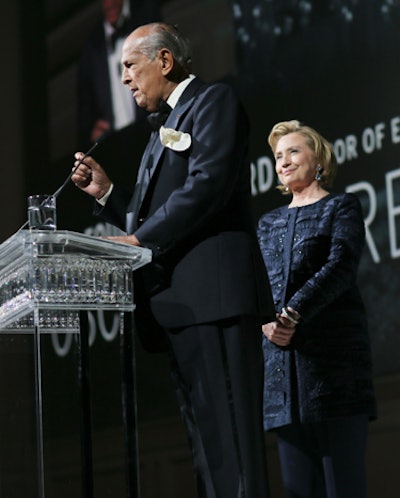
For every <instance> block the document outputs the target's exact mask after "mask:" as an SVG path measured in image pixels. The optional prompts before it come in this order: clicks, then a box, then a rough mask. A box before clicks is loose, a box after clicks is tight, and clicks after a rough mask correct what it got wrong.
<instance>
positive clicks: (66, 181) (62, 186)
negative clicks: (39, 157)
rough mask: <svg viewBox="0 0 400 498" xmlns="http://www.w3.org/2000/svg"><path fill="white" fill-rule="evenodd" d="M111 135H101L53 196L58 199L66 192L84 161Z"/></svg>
mask: <svg viewBox="0 0 400 498" xmlns="http://www.w3.org/2000/svg"><path fill="white" fill-rule="evenodd" d="M109 134H110V132H109V131H106V132H104V133H103V134H102V135H100V137H99V138H98V139H97V141H96V142H95V143H94V144H93V145H92V146H91V147H90V149H89V150H88V151H87V152H85V154H84V155H83V156H82V157H81V158H80V159H79V162H78V164H77V165H76V166H75V167H74V168H73V169H72V170H71V173H70V174H69V175H68V176H67V178H66V179H65V181H64V183H63V184H62V185H61V186H60V187H59V188H58V189H57V190H56V191H55V192H54V194H53V196H54V197H55V198H56V199H57V197H58V196H59V195H60V193H61V192H62V191H63V190H64V188H65V187H66V186H67V185H68V182H69V181H70V180H71V178H72V176H73V174H74V173H75V171H76V170H77V169H78V168H79V166H80V165H81V164H82V163H83V161H84V159H86V158H87V156H89V155H90V154H91V153H92V152H93V151H94V149H95V148H96V147H97V146H98V145H100V144H101V143H102V142H103V140H104V139H105V138H107V137H108V135H109Z"/></svg>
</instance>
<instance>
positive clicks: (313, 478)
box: [258, 120, 376, 498]
mask: <svg viewBox="0 0 400 498" xmlns="http://www.w3.org/2000/svg"><path fill="white" fill-rule="evenodd" d="M268 143H269V145H270V146H271V149H272V151H273V153H274V156H275V161H276V165H275V169H276V173H277V175H278V178H279V180H280V183H281V185H280V186H279V187H278V188H279V189H280V190H281V191H282V193H283V194H287V195H290V203H289V205H288V206H284V207H280V208H277V209H275V210H273V211H271V212H269V213H266V214H264V215H263V216H262V217H261V218H260V220H259V226H258V237H259V243H260V246H261V250H262V253H263V257H264V261H265V264H266V267H267V269H268V274H269V278H270V282H271V286H272V291H273V296H274V302H275V307H276V320H275V321H273V322H270V323H266V324H264V325H263V350H264V358H265V388H264V427H265V430H267V431H269V430H274V431H276V432H277V436H278V449H279V456H280V463H281V469H282V476H283V483H284V489H285V498H289V497H290V498H295V497H296V498H365V496H366V478H365V448H366V440H367V429H368V421H369V420H371V419H373V418H375V416H376V412H375V410H376V408H375V398H374V392H373V385H372V366H371V353H370V342H369V337H368V330H367V320H366V312H365V309H364V305H363V302H362V299H361V296H360V292H359V289H358V287H357V271H358V265H359V260H360V256H361V252H362V249H363V246H364V239H365V233H364V222H363V217H362V212H361V206H360V203H359V201H358V198H357V197H356V196H355V195H354V194H350V193H341V194H333V193H329V191H328V190H327V188H329V187H330V186H331V184H332V182H333V180H334V178H335V175H336V171H337V163H336V159H335V156H334V153H333V150H332V147H331V145H330V144H329V143H328V141H327V140H326V139H324V138H323V137H322V136H321V135H320V134H319V133H318V132H317V131H315V130H314V129H312V128H310V127H308V126H304V125H302V124H301V123H299V122H298V121H294V120H293V121H287V122H281V123H277V124H276V125H275V126H274V127H273V129H272V131H271V133H270V135H269V137H268Z"/></svg>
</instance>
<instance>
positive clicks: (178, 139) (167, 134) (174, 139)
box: [160, 126, 192, 151]
mask: <svg viewBox="0 0 400 498" xmlns="http://www.w3.org/2000/svg"><path fill="white" fill-rule="evenodd" d="M160 140H161V143H162V144H163V145H164V147H168V148H169V149H172V150H177V151H182V150H187V149H188V148H189V147H190V144H191V143H192V137H191V136H190V135H189V133H183V132H182V131H176V130H173V129H172V128H164V126H161V128H160Z"/></svg>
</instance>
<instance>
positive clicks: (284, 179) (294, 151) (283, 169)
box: [275, 132, 318, 192]
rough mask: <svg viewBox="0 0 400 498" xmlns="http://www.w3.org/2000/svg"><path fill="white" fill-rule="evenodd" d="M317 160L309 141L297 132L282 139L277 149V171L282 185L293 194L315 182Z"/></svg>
mask: <svg viewBox="0 0 400 498" xmlns="http://www.w3.org/2000/svg"><path fill="white" fill-rule="evenodd" d="M317 165H318V161H317V158H316V157H315V154H314V152H313V151H312V150H311V148H310V146H309V145H308V144H307V139H306V137H304V136H303V135H301V134H300V133H297V132H293V133H289V134H288V135H284V136H283V137H281V138H280V139H279V140H278V142H277V144H276V148H275V171H276V173H277V175H278V178H279V180H280V181H281V183H282V184H283V185H285V186H287V187H289V188H290V190H291V191H292V192H293V191H294V190H296V189H302V188H305V187H308V186H309V185H311V184H312V183H313V182H316V180H315V174H316V168H317Z"/></svg>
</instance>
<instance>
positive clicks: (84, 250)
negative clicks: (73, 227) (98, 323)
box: [0, 230, 151, 331]
mask: <svg viewBox="0 0 400 498" xmlns="http://www.w3.org/2000/svg"><path fill="white" fill-rule="evenodd" d="M150 260H151V251H150V250H148V249H145V248H140V247H134V246H130V245H127V244H120V243H115V242H113V241H109V240H105V239H99V238H96V237H91V236H88V235H84V234H81V233H77V232H70V231H46V230H21V231H19V232H17V233H16V234H14V235H13V236H12V237H10V238H9V239H8V240H6V241H5V242H3V243H2V244H1V245H0V330H3V331H4V330H6V329H8V328H10V327H11V328H13V329H16V330H18V329H25V328H30V327H33V326H34V325H35V324H34V313H33V312H34V310H39V321H40V322H39V323H38V324H36V325H39V326H40V327H41V328H42V329H54V328H61V329H66V330H68V329H72V330H73V329H75V328H76V327H79V323H78V322H77V321H76V317H77V313H76V311H79V310H84V309H99V308H100V309H119V310H121V311H130V310H132V309H133V308H134V302H133V289H132V285H133V284H132V278H131V272H132V271H134V270H136V269H137V268H140V267H141V266H143V265H145V264H147V263H149V262H150ZM74 311H75V313H74ZM54 312H55V313H54ZM57 312H58V313H57Z"/></svg>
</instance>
